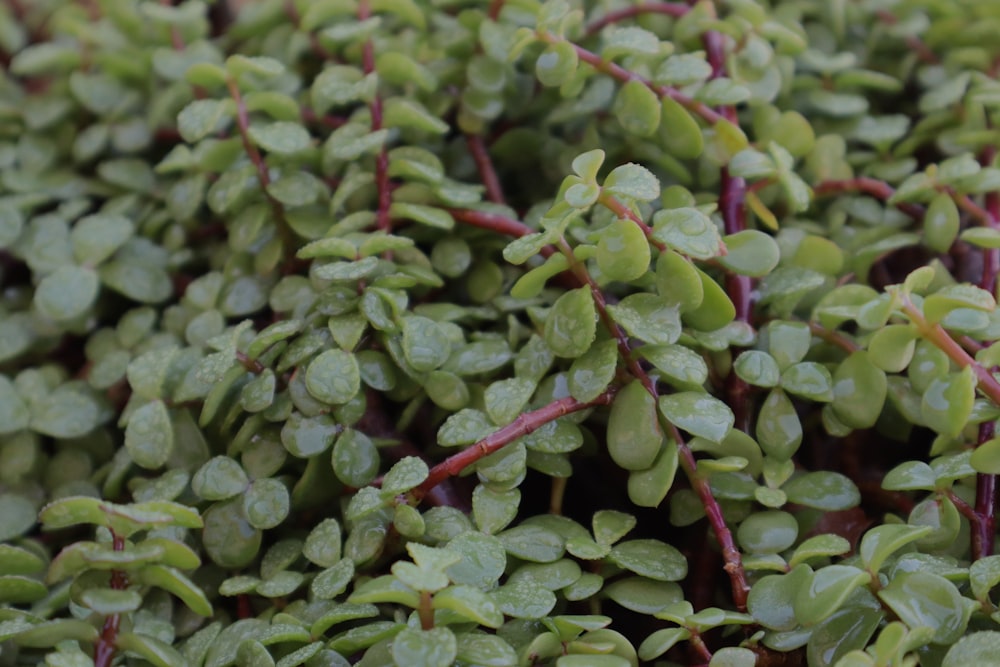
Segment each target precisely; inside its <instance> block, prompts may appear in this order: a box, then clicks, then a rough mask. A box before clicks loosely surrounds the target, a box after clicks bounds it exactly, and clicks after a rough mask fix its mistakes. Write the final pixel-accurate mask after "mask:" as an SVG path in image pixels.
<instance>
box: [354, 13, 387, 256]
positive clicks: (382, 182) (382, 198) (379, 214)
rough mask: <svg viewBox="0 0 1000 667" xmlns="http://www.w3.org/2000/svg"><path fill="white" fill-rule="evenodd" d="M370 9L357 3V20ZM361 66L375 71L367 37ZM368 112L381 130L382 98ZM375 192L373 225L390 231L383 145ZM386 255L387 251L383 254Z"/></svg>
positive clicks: (377, 97)
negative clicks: (376, 199) (375, 207)
mask: <svg viewBox="0 0 1000 667" xmlns="http://www.w3.org/2000/svg"><path fill="white" fill-rule="evenodd" d="M371 15H372V9H371V3H370V2H369V0H360V2H358V20H359V21H364V20H366V19H368V18H371ZM361 66H362V68H363V69H364V72H365V74H371V73H372V72H374V71H375V42H374V41H372V39H371V38H370V37H369V38H368V39H367V40H365V44H364V46H363V47H362V50H361ZM368 110H369V111H370V112H371V116H372V124H371V128H372V132H378V131H379V130H381V129H382V96H381V95H379V94H378V91H376V92H375V96H374V97H373V98H372V101H371V102H370V103H369V104H368ZM375 190H376V192H377V193H378V208H377V209H376V212H375V225H376V226H377V227H378V229H379V230H381V231H383V232H386V233H388V232H390V231H391V230H392V219H391V218H390V217H389V207H390V206H391V205H392V189H391V188H390V187H389V151H388V150H387V149H386V147H385V144H382V147H381V148H380V149H379V152H378V155H376V156H375ZM385 254H387V255H388V251H387V252H386V253H385Z"/></svg>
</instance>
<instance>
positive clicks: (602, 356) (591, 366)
mask: <svg viewBox="0 0 1000 667" xmlns="http://www.w3.org/2000/svg"><path fill="white" fill-rule="evenodd" d="M617 366H618V345H617V343H616V342H615V341H614V340H606V341H602V342H600V343H595V344H594V345H592V346H591V347H590V349H589V350H587V351H586V352H585V353H584V354H583V356H581V357H578V358H577V359H575V360H574V361H573V365H572V366H570V369H569V374H568V378H567V380H568V384H569V392H570V394H571V395H572V396H573V398H575V399H576V400H578V401H580V402H582V403H586V402H588V401H592V400H594V399H595V398H597V397H598V396H600V395H601V393H603V392H604V390H605V389H607V387H608V385H609V384H611V381H612V380H613V379H614V376H615V370H616V369H617ZM532 386H533V385H532ZM0 405H2V402H0ZM487 406H489V403H487Z"/></svg>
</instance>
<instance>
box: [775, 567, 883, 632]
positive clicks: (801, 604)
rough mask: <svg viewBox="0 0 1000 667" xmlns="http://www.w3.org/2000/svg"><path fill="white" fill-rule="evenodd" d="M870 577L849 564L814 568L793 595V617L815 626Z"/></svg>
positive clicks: (800, 621)
mask: <svg viewBox="0 0 1000 667" xmlns="http://www.w3.org/2000/svg"><path fill="white" fill-rule="evenodd" d="M870 580H871V574H869V573H868V572H865V571H864V570H859V569H858V568H856V567H852V566H850V565H827V566H826V567H822V568H820V569H819V570H817V571H816V572H815V573H813V574H812V576H811V577H810V578H809V581H808V583H806V584H805V585H804V586H803V587H802V588H800V589H799V591H798V592H797V593H796V595H795V601H794V603H793V605H794V609H795V618H796V619H797V620H798V622H799V623H800V624H801V625H806V626H809V625H815V624H817V623H819V622H820V621H822V620H823V619H826V618H829V617H830V616H831V615H832V614H833V613H834V612H836V611H837V610H838V609H840V607H841V605H843V604H844V602H846V601H847V599H848V598H849V597H850V596H851V594H852V593H853V592H854V591H855V590H856V589H857V588H859V587H861V586H864V585H866V584H867V583H868V582H869V581H870Z"/></svg>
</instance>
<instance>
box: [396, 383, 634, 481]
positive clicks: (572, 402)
mask: <svg viewBox="0 0 1000 667" xmlns="http://www.w3.org/2000/svg"><path fill="white" fill-rule="evenodd" d="M615 392H616V389H615V388H614V387H609V388H608V389H607V390H606V391H605V392H604V393H603V394H601V395H600V396H598V397H597V398H595V399H594V400H592V401H587V402H585V403H583V402H580V401H578V400H576V399H575V398H573V397H572V396H567V397H566V398H560V399H558V400H555V401H552V402H551V403H549V404H548V405H546V406H545V407H542V408H538V409H537V410H532V411H531V412H525V413H523V414H521V415H520V416H519V417H518V418H517V419H515V420H514V421H512V422H511V423H510V424H507V425H506V426H504V427H503V428H501V429H499V430H497V431H494V432H493V433H491V434H489V435H488V436H486V437H485V438H483V439H482V440H480V441H479V442H477V443H475V444H474V445H471V446H469V447H467V448H465V449H463V450H462V451H460V452H459V453H458V454H455V455H453V456H449V457H448V458H447V459H445V460H444V461H442V462H441V463H439V464H437V465H436V466H434V467H433V468H431V471H430V474H428V475H427V479H425V480H424V482H423V483H422V484H421V485H420V486H418V487H417V488H415V489H414V490H413V491H411V494H412V495H413V497H414V499H416V500H417V501H419V500H420V499H421V498H423V497H424V496H425V495H426V494H427V492H428V491H430V490H431V489H433V488H434V487H435V486H437V485H438V484H440V483H441V482H443V481H444V480H446V479H448V478H449V477H456V476H458V475H460V474H461V473H462V471H463V470H465V469H466V468H468V467H469V466H471V465H472V464H473V463H475V462H476V461H479V460H480V459H482V458H484V457H486V456H489V455H490V454H492V453H493V452H496V451H499V450H500V449H502V448H503V447H506V446H507V445H509V444H510V443H512V442H514V441H515V440H517V439H518V438H521V437H523V436H526V435H528V434H529V433H531V432H533V431H535V430H537V429H539V428H541V427H542V426H544V425H546V424H548V423H549V422H551V421H555V420H556V419H559V418H560V417H564V416H566V415H568V414H571V413H573V412H579V411H580V410H587V409H588V408H592V407H595V406H598V405H608V404H609V403H611V399H612V398H614V395H615Z"/></svg>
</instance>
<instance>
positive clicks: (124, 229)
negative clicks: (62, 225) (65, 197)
mask: <svg viewBox="0 0 1000 667" xmlns="http://www.w3.org/2000/svg"><path fill="white" fill-rule="evenodd" d="M134 233H135V228H134V226H133V224H132V222H131V221H130V220H129V219H128V218H126V217H124V216H121V215H114V214H106V213H99V214H95V215H88V216H86V217H85V218H81V219H80V220H79V221H78V222H77V223H76V224H75V225H73V230H72V231H71V232H70V242H71V243H72V244H73V256H74V257H75V258H76V260H77V261H78V262H80V263H81V264H83V265H85V266H88V267H91V268H93V267H95V266H97V265H98V264H100V263H101V262H103V261H104V260H106V259H108V258H109V257H111V256H112V255H113V254H114V253H115V251H117V250H118V249H119V248H121V247H122V245H124V244H125V242H126V241H128V240H129V239H130V238H131V237H132V235H133V234H134Z"/></svg>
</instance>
